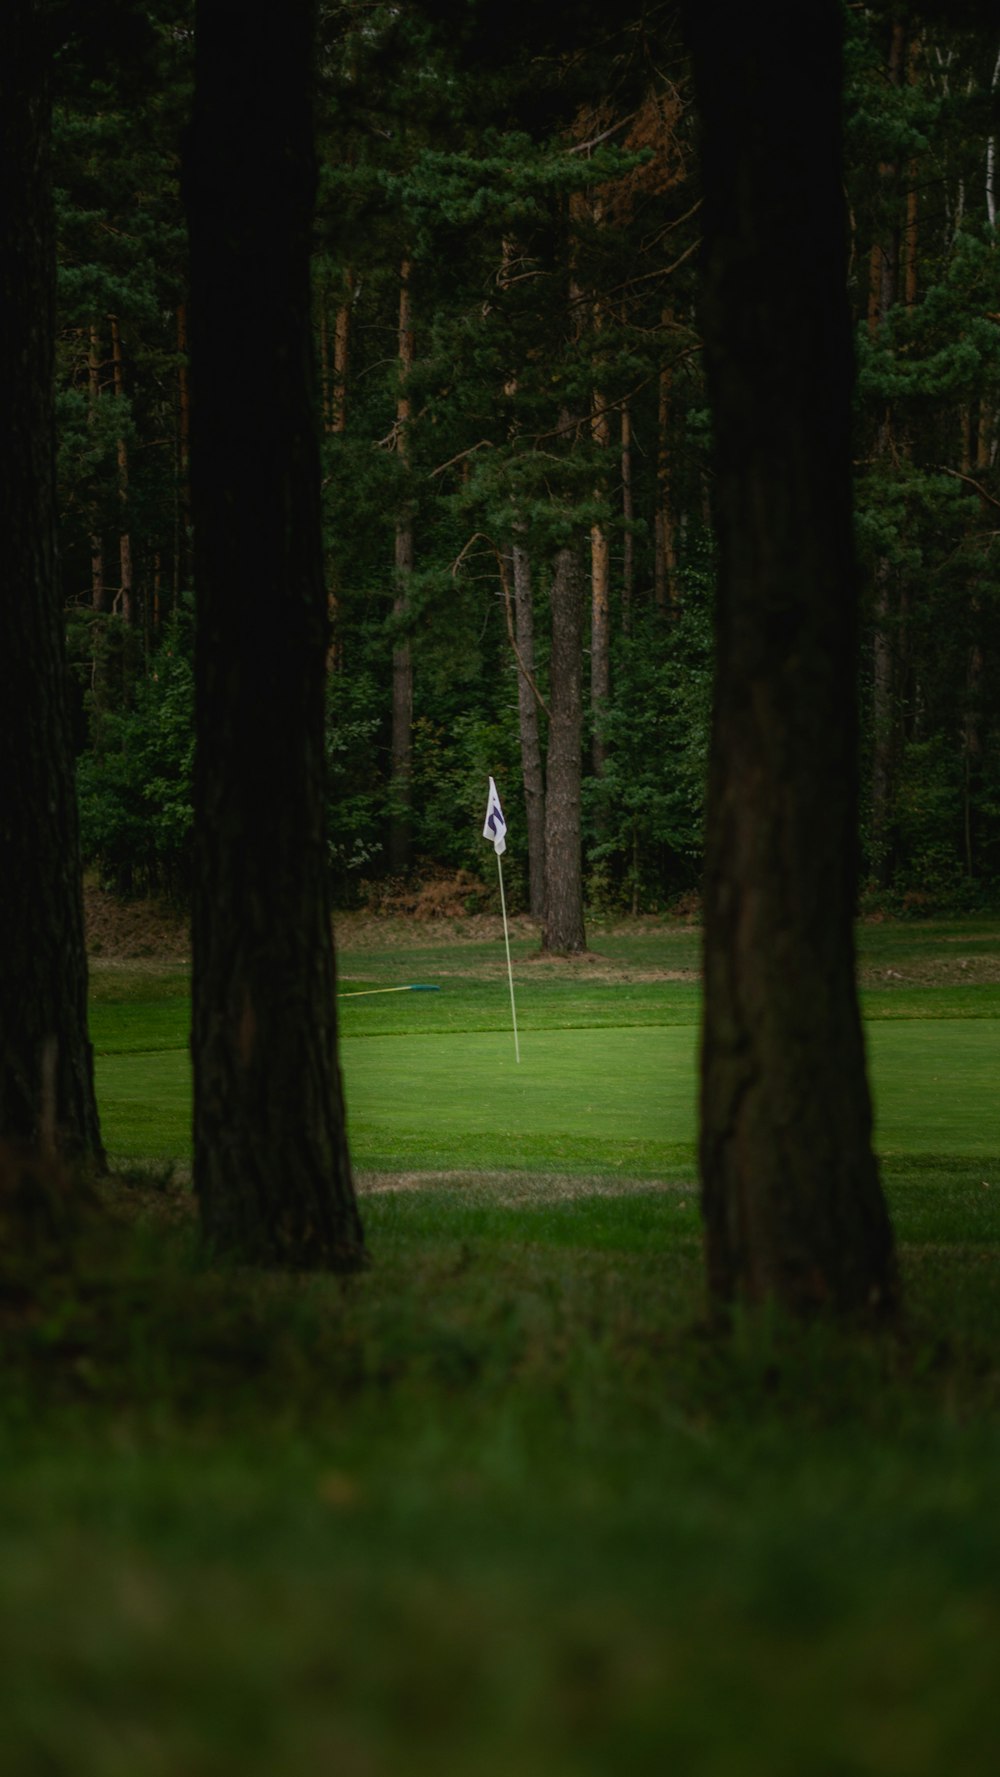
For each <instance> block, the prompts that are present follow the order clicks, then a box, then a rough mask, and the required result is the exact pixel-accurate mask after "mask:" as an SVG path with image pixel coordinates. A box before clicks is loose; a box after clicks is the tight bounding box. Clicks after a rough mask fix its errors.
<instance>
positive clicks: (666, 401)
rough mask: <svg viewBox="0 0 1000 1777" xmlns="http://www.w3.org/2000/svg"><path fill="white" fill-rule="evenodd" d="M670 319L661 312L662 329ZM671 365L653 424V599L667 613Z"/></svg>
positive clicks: (673, 567)
mask: <svg viewBox="0 0 1000 1777" xmlns="http://www.w3.org/2000/svg"><path fill="white" fill-rule="evenodd" d="M672 319H673V316H672V313H671V311H670V309H664V311H663V322H664V326H665V327H666V326H667V324H668V323H669V322H670V321H671V320H672ZM673 376H674V373H673V366H672V365H670V364H665V365H664V366H663V369H662V370H661V371H660V377H659V398H658V401H657V425H656V513H655V516H654V520H653V599H654V602H655V604H656V608H657V610H658V611H670V610H672V609H673V607H674V603H675V600H676V597H677V545H676V540H675V537H674V514H673V496H672V491H671V486H670V480H671V462H670V398H671V394H672V390H673Z"/></svg>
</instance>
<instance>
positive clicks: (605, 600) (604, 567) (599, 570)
mask: <svg viewBox="0 0 1000 1777" xmlns="http://www.w3.org/2000/svg"><path fill="white" fill-rule="evenodd" d="M591 435H592V437H593V440H594V443H595V444H596V445H597V446H598V447H599V448H600V449H602V450H603V451H605V452H607V451H608V450H609V448H610V445H611V420H610V417H609V414H608V409H607V404H606V402H605V400H604V397H603V395H601V394H599V393H597V392H595V394H594V402H593V417H592V419H591ZM594 492H595V495H596V497H597V498H598V499H600V498H601V497H602V496H603V495H604V494H605V493H606V488H605V487H604V486H603V485H602V486H599V487H597V488H595V490H594ZM610 696H611V547H610V543H609V540H608V533H607V529H606V527H605V526H604V525H601V524H595V525H592V526H591V529H590V717H591V724H592V733H591V763H592V765H593V768H594V776H595V777H601V776H603V773H604V762H605V759H606V757H607V750H608V749H607V741H606V739H605V737H604V722H605V719H606V717H607V712H608V701H609V699H610Z"/></svg>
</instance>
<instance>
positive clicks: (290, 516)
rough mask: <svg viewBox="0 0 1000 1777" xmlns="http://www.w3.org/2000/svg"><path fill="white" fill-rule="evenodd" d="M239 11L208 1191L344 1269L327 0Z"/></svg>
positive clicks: (223, 449) (197, 853) (352, 1205)
mask: <svg viewBox="0 0 1000 1777" xmlns="http://www.w3.org/2000/svg"><path fill="white" fill-rule="evenodd" d="M233 19H234V13H233V9H232V7H231V5H229V4H221V3H220V0H200V3H199V5H198V9H197V47H196V65H195V108H194V120H193V124H192V130H191V137H190V152H189V159H188V162H187V166H186V195H187V203H188V213H189V219H190V228H191V342H192V353H193V356H192V416H191V417H192V427H193V430H192V471H193V495H194V515H195V539H196V551H197V559H196V568H197V585H198V604H197V613H196V615H197V633H196V649H195V705H196V733H197V743H198V744H197V758H196V768H195V792H194V803H195V841H194V893H193V923H192V961H193V1031H192V1056H193V1061H194V1176H195V1189H196V1191H197V1194H198V1200H199V1205H200V1209H201V1218H202V1227H203V1229H204V1232H205V1234H206V1237H207V1238H208V1240H209V1241H210V1242H211V1243H212V1244H213V1245H214V1246H216V1247H218V1248H220V1249H223V1250H225V1251H228V1252H230V1253H233V1254H234V1255H237V1256H239V1257H240V1258H242V1259H245V1260H249V1261H251V1262H257V1263H260V1264H265V1265H281V1266H287V1267H299V1268H313V1269H328V1270H340V1271H350V1270H354V1269H356V1268H357V1267H358V1266H359V1265H361V1264H363V1262H364V1257H365V1255H364V1244H363V1236H362V1230H361V1223H360V1219H359V1216H358V1210H357V1205H356V1202H355V1198H354V1190H353V1186H352V1182H351V1169H350V1161H349V1157H348V1151H347V1136H346V1127H345V1120H344V1102H343V1093H342V1087H341V1079H340V1070H339V1067H338V1063H337V1009H336V981H335V970H334V953H333V943H332V937H331V929H330V906H329V897H328V887H327V864H326V809H325V797H324V782H323V768H324V692H325V665H324V662H325V651H326V590H325V587H324V582H323V559H322V527H321V518H320V461H319V432H318V415H317V411H316V376H315V366H314V361H313V334H312V323H311V316H310V279H309V255H310V247H311V240H312V225H313V207H314V201H315V188H316V167H315V157H314V149H313V139H312V122H311V114H312V91H311V86H312V80H311V70H312V58H313V46H314V41H315V26H316V18H315V7H314V4H313V0H286V5H285V6H284V8H283V11H282V15H281V30H280V31H275V30H274V29H273V21H272V20H271V19H270V18H269V16H268V15H267V14H266V13H265V12H253V11H245V12H243V13H242V14H241V15H240V20H239V29H238V30H234V29H233ZM248 267H252V268H253V276H252V277H249V278H248V276H247V268H248ZM249 365H252V366H253V375H252V376H250V375H248V374H247V370H248V366H249ZM262 441H266V447H265V445H263V444H262Z"/></svg>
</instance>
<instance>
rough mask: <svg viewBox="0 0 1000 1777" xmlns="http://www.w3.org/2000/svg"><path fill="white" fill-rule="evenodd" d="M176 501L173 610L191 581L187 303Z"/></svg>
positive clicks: (180, 318) (180, 339) (180, 348)
mask: <svg viewBox="0 0 1000 1777" xmlns="http://www.w3.org/2000/svg"><path fill="white" fill-rule="evenodd" d="M177 501H178V540H177V552H176V561H175V567H174V610H175V611H176V610H177V608H178V606H179V604H180V592H181V588H182V587H188V586H190V585H191V579H192V575H191V541H192V537H191V533H192V524H191V388H190V376H189V374H188V329H187V304H186V303H183V302H182V303H179V304H178V307H177Z"/></svg>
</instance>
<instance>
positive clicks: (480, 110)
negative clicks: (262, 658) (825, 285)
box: [55, 0, 1000, 947]
mask: <svg viewBox="0 0 1000 1777" xmlns="http://www.w3.org/2000/svg"><path fill="white" fill-rule="evenodd" d="M550 11H551V9H550ZM537 12H538V9H537V8H536V9H532V8H529V7H524V8H519V9H518V11H517V17H516V19H512V22H511V24H510V30H509V32H506V31H505V32H500V31H499V30H495V29H493V28H492V27H490V26H487V25H486V24H485V23H484V20H483V17H482V14H481V11H480V10H479V9H475V8H473V9H472V10H471V11H470V10H469V9H467V8H465V7H459V6H450V5H448V4H444V3H441V4H435V5H420V6H418V5H411V6H398V5H385V6H368V5H366V6H360V5H356V4H343V5H324V6H323V7H321V8H320V21H319V33H320V69H319V92H318V138H317V139H318V150H319V187H318V197H317V207H316V213H315V222H314V230H313V240H312V255H311V264H312V284H313V299H314V300H313V327H314V339H315V349H316V356H317V365H318V377H319V402H320V407H321V415H322V452H323V473H322V494H323V552H324V575H325V580H326V586H327V595H328V603H329V609H330V614H331V621H332V630H331V643H330V650H329V659H328V666H329V671H328V677H327V685H326V693H325V696H326V705H327V741H326V747H327V755H328V757H327V766H328V785H329V788H328V798H327V807H328V820H327V854H328V864H329V868H330V872H331V881H332V887H333V892H334V895H335V898H336V899H337V900H338V901H341V902H348V903H349V902H350V901H352V900H356V899H357V898H358V897H359V896H363V895H365V894H369V895H371V894H372V893H373V889H374V885H377V884H378V883H379V882H381V881H383V880H384V879H386V878H390V879H392V878H397V877H399V876H401V875H404V874H405V873H406V872H407V871H408V870H410V869H412V868H413V867H414V866H418V867H426V866H428V865H436V866H438V867H440V868H443V869H449V870H457V869H460V868H462V869H465V870H468V871H471V872H473V873H478V872H479V871H480V870H481V869H482V858H481V853H480V850H479V847H478V842H477V815H478V813H479V802H480V800H481V797H482V785H483V783H484V782H485V777H486V774H487V773H488V772H489V771H492V772H493V774H494V776H496V778H497V781H498V783H499V785H500V787H501V790H502V792H503V794H504V796H505V798H506V800H507V802H508V804H509V805H511V806H513V807H514V808H517V806H518V804H519V803H521V802H522V798H523V810H524V813H523V819H521V818H520V817H519V818H517V819H516V820H515V821H513V822H512V823H511V825H512V835H511V860H510V861H511V866H512V876H511V887H512V892H513V894H514V896H515V899H516V902H517V904H519V905H521V906H524V907H526V908H530V910H531V911H533V912H534V913H535V914H536V915H537V916H538V917H539V918H541V917H542V914H543V910H544V905H545V894H546V890H545V871H546V849H547V848H546V826H547V824H548V826H549V828H550V829H551V831H550V834H549V849H550V851H551V853H552V856H551V857H550V858H549V868H550V874H551V876H552V884H551V885H550V886H551V894H552V896H553V897H554V898H555V899H560V898H561V891H560V885H561V884H563V883H568V887H569V898H570V901H572V902H573V903H574V911H573V912H571V913H568V914H567V915H566V918H565V919H562V918H561V919H560V921H559V926H558V930H556V929H555V927H554V928H553V932H552V942H553V943H554V944H555V945H556V946H557V947H565V945H566V944H568V943H571V942H573V941H574V933H576V934H579V931H580V929H581V923H582V916H581V914H580V912H579V911H578V910H577V908H576V904H577V902H578V901H579V896H578V895H577V893H576V890H575V886H574V881H573V878H574V875H575V873H578V872H579V873H582V874H581V884H582V892H583V894H584V895H585V897H586V899H587V900H588V901H589V902H590V903H591V904H592V905H594V906H595V907H597V908H602V907H611V906H614V907H619V908H624V909H628V910H634V911H639V910H642V909H648V908H655V907H658V906H662V905H663V904H665V903H666V902H669V901H670V900H671V899H673V898H676V897H678V896H680V895H682V894H684V893H686V892H690V891H692V890H696V889H697V888H698V886H699V884H700V879H701V870H702V865H703V858H704V783H705V773H706V762H707V748H708V712H709V692H710V677H711V660H710V657H711V626H712V611H713V605H714V599H715V591H716V579H717V552H716V541H715V533H714V527H713V524H712V520H711V506H712V498H713V483H714V468H713V462H712V457H711V421H710V415H709V401H708V394H707V390H706V383H705V371H704V352H703V332H704V325H703V313H702V308H701V299H700V294H699V282H698V279H699V252H700V242H701V237H702V228H703V189H702V167H701V150H700V141H699V124H698V119H697V115H696V108H695V105H694V95H693V85H692V74H691V62H690V53H689V48H688V45H687V43H686V41H685V37H684V32H683V29H682V21H681V15H680V10H679V8H678V7H677V6H676V5H674V4H672V0H666V3H664V4H658V5H654V4H650V5H647V6H645V7H642V8H632V9H630V10H629V13H628V15H627V17H626V18H625V19H623V20H616V21H615V22H613V23H612V22H609V21H607V20H606V19H604V18H602V17H601V16H600V15H599V13H597V12H596V11H595V12H594V13H593V15H591V14H590V13H589V12H588V14H587V17H586V18H585V19H581V20H579V21H578V23H577V24H576V26H572V25H571V23H570V22H569V21H568V19H567V18H566V17H565V16H563V12H562V11H561V10H560V9H556V11H555V12H551V22H550V23H545V22H543V21H541V20H540V19H539V17H537V16H536V15H537ZM142 13H143V17H144V19H145V21H146V24H145V31H146V37H145V41H144V44H143V46H142V55H141V56H138V52H137V51H133V53H132V56H131V60H130V62H129V63H128V65H126V64H122V65H121V69H120V72H116V67H115V64H114V61H113V59H112V60H111V61H110V62H109V63H108V64H107V65H105V66H104V67H103V68H102V73H101V78H100V79H99V80H95V79H94V76H93V70H92V68H90V67H87V66H85V65H81V58H80V56H79V55H77V56H76V58H75V59H74V57H73V55H67V56H66V57H65V58H64V60H63V63H62V64H61V72H60V73H59V75H58V79H57V91H56V101H57V102H56V113H55V116H56V176H57V218H58V238H59V252H60V311H59V312H60V330H59V375H58V384H57V400H58V404H59V413H60V421H61V452H60V515H61V516H60V526H61V530H60V540H61V557H62V562H63V586H64V595H65V599H66V605H67V612H68V619H69V623H70V636H71V650H72V655H73V660H74V666H75V675H76V683H77V687H78V690H77V697H76V709H75V723H76V744H77V749H78V753H79V768H78V769H79V782H80V795H81V815H82V822H83V838H84V848H85V853H86V855H87V857H88V858H89V859H90V860H91V861H92V862H94V863H95V864H96V865H97V866H98V867H99V868H100V870H101V872H102V874H103V875H104V878H105V880H106V881H108V882H109V883H111V884H113V885H115V886H117V887H119V888H120V889H121V890H123V891H124V892H141V891H142V890H143V889H145V888H147V887H152V888H158V889H166V890H169V891H175V892H178V893H180V894H181V895H186V894H187V893H188V892H189V889H190V857H191V851H190V846H191V831H192V828H191V807H192V802H191V773H192V768H193V763H192V747H191V735H192V707H193V703H192V699H193V690H192V685H193V680H192V672H191V634H192V628H191V625H192V615H191V613H192V600H193V572H192V568H193V556H192V548H193V543H192V537H193V531H192V523H191V518H192V512H191V487H190V424H191V420H190V411H191V410H190V371H189V354H188V344H189V274H188V263H187V244H186V229H185V226H184V216H183V204H182V199H181V192H180V184H181V180H180V166H181V153H182V141H183V132H184V129H185V127H186V118H187V116H188V112H189V105H190V83H191V79H192V54H193V49H192V45H193V31H192V19H191V13H190V7H189V6H187V5H186V4H183V3H180V0H158V4H157V5H156V6H154V7H149V6H147V7H144V8H143V9H142ZM846 18H847V41H846V61H845V85H844V92H845V181H846V187H847V195H848V206H847V222H846V227H847V232H848V243H849V246H848V265H847V286H848V292H849V299H850V304H851V314H852V324H853V336H854V349H855V355H856V358H857V361H858V371H859V374H858V380H857V389H856V399H855V405H854V418H853V424H854V431H853V446H852V449H853V462H854V498H855V509H856V535H857V546H858V550H859V555H860V559H861V565H862V572H863V586H862V630H861V655H860V667H859V675H860V676H859V709H860V719H861V731H862V733H861V738H862V768H861V799H860V809H859V838H860V844H861V876H862V883H863V884H864V885H865V886H866V887H867V888H868V889H869V890H870V891H871V893H872V894H873V895H876V896H878V897H879V898H880V899H881V900H882V902H883V903H885V904H886V905H889V906H897V907H902V908H903V909H904V910H905V909H908V908H914V909H918V910H919V909H920V908H922V907H932V906H935V905H938V906H940V905H944V904H947V905H951V906H962V905H965V904H979V903H980V902H982V901H983V900H984V899H987V898H989V897H991V896H993V895H994V893H995V889H996V884H997V881H998V876H1000V850H998V847H1000V815H998V810H1000V744H998V743H1000V736H998V732H997V721H996V708H997V700H996V698H995V696H994V695H993V694H992V690H993V687H994V685H995V683H996V673H997V656H998V645H1000V635H998V628H997V549H996V523H995V519H996V513H997V500H998V498H1000V482H998V480H997V473H998V464H997V449H998V413H1000V323H998V322H997V319H996V316H997V314H998V313H1000V274H998V262H997V254H996V250H995V246H996V242H995V219H996V173H995V166H996V127H997V126H996V113H997V95H998V68H1000V62H998V56H1000V40H997V41H996V42H994V41H993V36H994V35H995V33H993V34H991V33H990V31H989V30H988V29H987V28H986V27H985V14H980V13H979V12H977V11H976V9H975V8H973V9H972V10H971V11H970V10H969V9H968V8H959V9H958V10H957V12H956V10H955V9H951V11H950V13H949V14H948V16H947V18H946V17H945V16H944V14H943V12H942V11H940V10H939V11H938V12H937V13H935V12H933V11H932V12H931V13H920V12H917V11H913V10H909V11H907V10H906V9H900V8H896V9H890V8H888V7H885V6H872V7H865V8H849V9H848V11H847V15H846ZM567 31H574V32H575V40H576V42H577V44H578V46H579V47H578V48H577V49H575V50H574V51H573V53H572V54H569V53H567V51H566V48H565V45H566V43H567V42H568V41H571V38H570V37H568V36H567ZM514 45H519V46H520V47H519V49H518V50H517V51H516V53H515V51H514V48H513V46H514ZM137 59H138V70H139V71H138V74H137V71H136V63H137ZM773 246H774V249H775V253H774V265H775V268H777V265H778V264H779V262H780V243H777V242H775V243H773ZM803 269H804V268H803ZM250 275H252V274H251V273H250V272H249V269H248V278H249V276H250ZM775 277H777V269H775ZM240 303H241V298H240V296H239V295H238V293H235V292H234V311H233V312H234V325H235V323H236V319H237V316H238V312H239V307H240ZM773 346H774V351H775V353H779V352H780V349H781V341H780V338H779V337H778V336H777V333H776V334H775V337H774V341H773ZM246 378H247V385H248V389H249V390H252V388H253V385H254V379H255V353H254V351H252V350H248V353H247V360H246ZM261 447H262V449H264V448H266V446H265V443H264V441H263V440H262V441H261ZM578 761H579V764H578V763H577V762H578ZM547 793H548V794H549V795H551V797H552V806H551V807H550V808H547ZM561 834H571V835H572V838H571V839H570V840H565V839H560V835H561ZM567 873H568V875H567Z"/></svg>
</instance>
